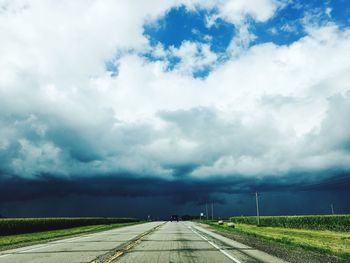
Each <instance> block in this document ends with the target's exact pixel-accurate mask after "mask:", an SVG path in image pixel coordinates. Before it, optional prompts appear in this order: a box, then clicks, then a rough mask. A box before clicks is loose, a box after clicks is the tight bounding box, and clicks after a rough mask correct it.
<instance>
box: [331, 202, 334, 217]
mask: <svg viewBox="0 0 350 263" xmlns="http://www.w3.org/2000/svg"><path fill="white" fill-rule="evenodd" d="M331 210H332V215H334V207H333V204H331Z"/></svg>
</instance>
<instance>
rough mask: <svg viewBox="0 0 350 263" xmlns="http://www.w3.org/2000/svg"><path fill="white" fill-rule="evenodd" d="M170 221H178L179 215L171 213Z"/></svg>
mask: <svg viewBox="0 0 350 263" xmlns="http://www.w3.org/2000/svg"><path fill="white" fill-rule="evenodd" d="M170 221H171V222H173V221H176V222H179V217H178V216H177V215H172V216H171V217H170Z"/></svg>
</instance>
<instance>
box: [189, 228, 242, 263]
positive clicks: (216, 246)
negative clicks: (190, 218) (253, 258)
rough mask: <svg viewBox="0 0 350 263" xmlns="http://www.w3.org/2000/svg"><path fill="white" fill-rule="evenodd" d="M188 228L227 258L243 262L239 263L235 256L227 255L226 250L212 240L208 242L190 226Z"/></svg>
mask: <svg viewBox="0 0 350 263" xmlns="http://www.w3.org/2000/svg"><path fill="white" fill-rule="evenodd" d="M188 228H189V229H190V230H191V231H192V232H193V233H195V234H196V235H198V236H199V237H201V238H202V239H204V240H205V241H207V242H208V243H209V244H210V245H212V246H213V247H215V248H216V249H217V250H219V251H220V252H221V253H222V254H224V255H225V256H226V257H228V258H229V259H231V260H232V261H233V262H236V263H242V262H241V261H239V260H238V259H236V258H234V257H233V256H231V255H230V254H229V253H227V252H226V251H225V250H223V249H221V248H220V247H219V246H218V245H216V244H215V243H213V242H211V241H210V240H208V239H207V238H206V237H205V236H203V235H201V234H199V233H198V232H197V231H195V230H194V229H193V228H192V227H190V226H188Z"/></svg>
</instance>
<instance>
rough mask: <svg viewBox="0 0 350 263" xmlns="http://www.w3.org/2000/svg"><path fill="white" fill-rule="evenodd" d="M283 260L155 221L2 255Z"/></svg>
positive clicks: (130, 260) (33, 259)
mask: <svg viewBox="0 0 350 263" xmlns="http://www.w3.org/2000/svg"><path fill="white" fill-rule="evenodd" d="M3 262H8V263H12V262H13V263H15V262H16V263H17V262H29V263H43V262H48V263H50V262H53V263H56V262H57V263H58V262H59V263H65V262H67V263H78V262H79V263H81V262H108V263H112V262H120V263H134V262H145V263H170V262H171V263H175V262H182V263H186V262H191V263H192V262H194V263H195V262H198V263H199V262H201V263H202V262H203V263H215V262H217V263H230V262H235V263H253V262H271V263H282V262H284V261H282V260H280V259H278V258H276V257H273V256H270V255H268V254H266V253H264V252H261V251H258V250H255V249H253V248H250V247H248V246H245V245H243V244H240V243H237V242H235V241H232V240H230V239H227V238H225V237H223V236H220V235H217V234H215V233H213V232H211V231H208V230H207V229H204V228H202V227H200V226H199V225H198V224H195V223H191V222H151V223H146V224H140V225H134V226H128V227H123V228H118V229H114V230H109V231H104V232H99V233H94V234H88V235H83V236H79V237H75V238H67V239H62V240H58V241H53V242H49V243H46V244H41V245H35V246H29V247H24V248H19V249H13V250H8V251H2V252H0V263H3Z"/></svg>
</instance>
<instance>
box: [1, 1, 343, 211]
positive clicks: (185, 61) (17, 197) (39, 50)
mask: <svg viewBox="0 0 350 263" xmlns="http://www.w3.org/2000/svg"><path fill="white" fill-rule="evenodd" d="M146 2H147V3H146ZM146 2H145V1H141V0H131V1H115V0H106V1H105V0H104V1H97V0H88V1H86V0H76V1H70V0H64V1H54V0H44V1H42V0H0V190H1V191H0V213H1V214H3V215H7V216H28V215H29V216H36V215H37V216H46V215H54V216H60V215H127V216H128V215H132V216H145V215H146V214H148V213H152V215H155V216H165V215H166V214H167V213H170V212H173V211H176V212H178V213H192V214H197V213H199V211H201V209H203V204H205V203H206V202H214V203H215V205H216V206H217V207H218V213H221V214H222V216H228V215H234V214H253V213H254V203H253V196H252V193H254V192H255V191H259V192H261V201H262V207H263V209H264V210H265V214H297V213H329V212H330V208H329V206H330V204H331V203H335V207H337V208H338V212H339V213H346V212H350V207H349V205H348V204H346V199H347V198H350V190H349V187H350V173H349V172H350V121H349V119H350V59H349V58H350V3H349V2H348V1H347V0H326V1H325V0H308V1H301V0H167V1H164V0H148V1H146ZM301 202H302V203H303V204H305V205H304V206H303V208H300V203H301ZM53 203H54V204H55V206H54V207H53Z"/></svg>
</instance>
